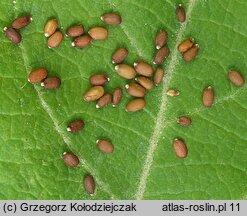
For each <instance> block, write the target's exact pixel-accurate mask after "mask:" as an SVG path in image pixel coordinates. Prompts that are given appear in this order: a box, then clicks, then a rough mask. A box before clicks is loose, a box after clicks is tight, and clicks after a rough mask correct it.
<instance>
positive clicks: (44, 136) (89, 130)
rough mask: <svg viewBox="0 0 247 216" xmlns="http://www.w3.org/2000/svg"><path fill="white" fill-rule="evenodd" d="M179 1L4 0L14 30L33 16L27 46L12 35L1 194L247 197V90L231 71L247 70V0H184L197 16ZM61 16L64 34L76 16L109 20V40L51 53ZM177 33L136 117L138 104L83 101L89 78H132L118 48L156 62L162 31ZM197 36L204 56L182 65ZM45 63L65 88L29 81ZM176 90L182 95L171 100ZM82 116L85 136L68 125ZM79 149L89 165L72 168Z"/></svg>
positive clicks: (5, 76)
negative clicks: (130, 107)
mask: <svg viewBox="0 0 247 216" xmlns="http://www.w3.org/2000/svg"><path fill="white" fill-rule="evenodd" d="M178 3H180V1H177V0H166V1H162V0H158V1H147V0H138V1H130V0H126V1H121V0H114V1H99V0H97V1H90V0H85V1H79V0H75V1H65V0H60V1H58V0H55V1H54V0H53V1H52V0H46V1H38V0H33V1H20V0H17V1H16V4H14V3H13V2H12V1H9V0H2V1H1V13H0V27H1V29H3V27H4V26H10V25H11V21H12V20H13V19H14V18H15V17H17V16H19V15H22V14H31V15H32V16H33V22H32V23H31V24H30V25H29V26H27V27H25V28H24V29H22V30H20V32H21V35H22V38H23V40H22V42H21V44H20V45H18V46H16V45H13V44H12V43H11V42H10V41H9V40H8V39H7V38H6V36H5V35H4V33H1V35H0V39H1V43H0V50H1V54H0V86H1V94H0V101H1V109H0V115H1V126H0V131H1V136H0V171H1V175H0V188H1V190H0V198H1V199H246V198H247V185H246V182H247V160H246V158H247V133H246V125H247V118H246V116H247V100H246V93H247V91H246V85H244V86H243V87H240V88H238V87H235V86H233V84H231V83H230V82H229V81H228V80H227V72H228V71H229V69H231V68H236V69H237V70H239V71H241V73H242V74H243V75H244V76H245V77H247V65H246V62H247V56H246V44H247V25H246V22H247V17H246V13H245V11H246V10H247V2H246V1H245V0H238V1H236V0H229V1H224V2H223V1H220V0H208V1H207V0H198V1H197V0H188V1H184V7H185V9H186V12H187V22H185V23H184V24H180V23H179V22H178V21H177V19H176V14H175V8H176V5H177V4H178ZM108 11H117V12H118V13H119V14H121V16H122V19H123V22H122V24H121V25H120V26H115V27H113V26H106V25H105V24H104V23H102V21H101V20H100V16H101V15H102V14H103V13H105V12H108ZM50 17H55V18H57V19H58V21H59V24H60V28H61V29H62V31H64V30H65V29H66V28H67V27H69V26H70V25H71V24H74V23H82V24H83V25H84V27H85V29H86V30H89V29H90V28H91V27H93V26H105V27H106V28H107V29H108V30H109V38H108V40H106V41H95V42H94V43H93V45H92V46H90V47H88V48H86V49H76V48H74V47H72V46H71V39H70V38H68V37H66V38H65V39H64V41H63V42H62V43H61V44H60V46H59V47H57V48H55V49H48V48H47V45H46V38H45V37H44V35H43V27H44V24H45V23H46V21H47V20H48V19H49V18H50ZM160 29H165V30H167V32H168V35H169V38H168V47H169V48H170V50H171V54H170V56H169V58H168V59H167V61H166V62H165V63H164V64H163V65H162V67H163V68H164V69H165V70H166V76H165V78H164V81H163V82H162V84H160V85H159V86H158V87H155V88H154V89H152V90H150V91H149V92H148V93H147V96H146V97H145V100H146V102H147V106H146V108H145V109H144V110H142V111H140V112H137V113H126V112H125V105H126V103H127V102H128V101H129V100H130V98H131V97H130V96H128V95H127V94H126V93H125V95H124V99H123V101H122V102H121V104H120V105H119V106H118V107H116V108H112V107H111V106H108V107H107V108H104V109H96V108H95V103H86V102H85V101H83V100H82V96H83V94H84V93H85V91H86V90H87V89H88V88H89V86H90V85H89V82H88V78H89V77H90V75H92V74H93V73H96V72H104V73H107V74H108V75H109V76H110V78H111V81H110V82H109V84H107V85H106V87H105V88H106V91H108V92H112V90H113V89H114V87H117V86H121V87H122V88H124V85H125V84H126V83H128V81H126V80H124V79H123V78H121V77H119V76H118V75H117V74H116V72H115V70H114V65H112V64H111V55H112V53H113V52H114V50H115V49H116V48H118V47H121V46H124V47H126V48H127V49H128V50H129V56H128V58H127V60H126V63H128V64H131V65H132V64H133V63H134V62H135V61H137V60H145V61H147V62H149V63H152V60H153V56H154V53H155V52H156V51H155V48H154V37H155V35H156V33H157V32H158V31H159V30H160ZM188 37H193V38H195V41H196V42H197V43H198V44H199V45H200V50H199V53H198V55H197V57H196V59H195V60H194V61H193V62H190V63H187V62H184V61H183V60H182V57H181V54H180V53H178V51H177V49H176V47H177V45H178V44H179V43H180V42H181V41H182V40H184V39H186V38H188ZM37 67H45V68H47V70H48V71H49V75H57V76H59V77H60V78H61V80H62V85H61V88H60V89H57V90H50V91H48V90H44V89H42V87H41V86H39V85H32V84H30V83H28V82H27V76H28V74H29V73H30V71H32V70H33V69H35V68H37ZM209 85H210V86H212V87H213V88H214V89H215V92H216V98H215V102H214V105H213V106H212V107H211V108H204V107H203V106H202V102H201V95H202V90H203V89H204V88H205V87H207V86H209ZM169 88H174V89H178V90H179V91H180V92H181V94H180V96H179V97H173V98H172V97H168V96H167V95H166V94H165V92H166V91H167V89H169ZM179 115H188V116H190V117H191V119H192V125H191V126H189V127H181V126H179V125H178V124H177V123H176V119H177V117H178V116H179ZM76 118H82V119H83V120H84V121H85V128H84V129H83V131H81V132H79V133H78V134H70V133H68V132H67V131H66V127H67V124H68V123H69V122H70V121H71V120H72V119H76ZM176 137H180V138H182V139H183V140H184V141H185V143H186V145H187V147H188V157H187V158H185V159H179V158H177V157H176V156H175V154H174V152H173V149H172V141H173V139H174V138H176ZM98 138H107V139H109V140H111V141H112V143H113V144H114V145H115V151H114V153H113V155H105V154H103V153H102V152H100V151H99V150H98V149H97V148H96V143H95V141H96V140H97V139H98ZM64 151H73V152H74V153H75V154H77V155H78V156H79V158H80V160H81V164H80V166H78V167H76V168H68V167H67V166H65V165H64V163H63V160H62V159H61V158H62V154H63V152H64ZM86 174H92V175H93V176H94V178H95V181H96V185H97V191H96V194H95V196H93V197H90V196H89V195H87V194H86V193H85V192H84V189H83V178H84V176H85V175H86Z"/></svg>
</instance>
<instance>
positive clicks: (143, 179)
mask: <svg viewBox="0 0 247 216" xmlns="http://www.w3.org/2000/svg"><path fill="white" fill-rule="evenodd" d="M194 5H195V0H190V1H189V4H188V8H187V13H186V16H187V18H186V21H185V22H184V23H182V24H181V27H180V29H179V31H178V34H177V38H176V43H175V47H174V48H173V50H172V51H171V60H170V62H169V64H168V67H167V70H166V72H167V74H166V75H165V77H164V79H163V85H162V98H161V103H160V108H159V112H158V114H157V117H156V124H155V127H154V131H153V134H152V136H151V138H150V142H149V143H150V145H149V149H148V151H147V156H146V160H145V162H144V165H143V169H142V173H141V176H140V182H139V185H138V189H137V192H136V194H135V198H136V199H137V200H140V199H142V198H143V195H144V193H145V190H146V185H147V180H148V176H149V174H150V169H151V166H152V164H153V158H154V153H155V150H156V148H157V146H158V142H159V140H160V136H161V131H162V130H163V129H164V127H165V126H166V124H167V123H166V122H165V116H166V115H165V113H166V110H167V109H166V107H167V99H168V96H167V94H166V91H167V90H168V88H169V84H170V81H171V80H172V76H173V73H174V71H175V67H176V64H177V62H178V51H177V46H178V44H179V43H180V42H181V39H182V37H183V34H184V32H185V30H186V26H187V23H188V21H189V20H190V16H191V12H192V10H193V7H194Z"/></svg>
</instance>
